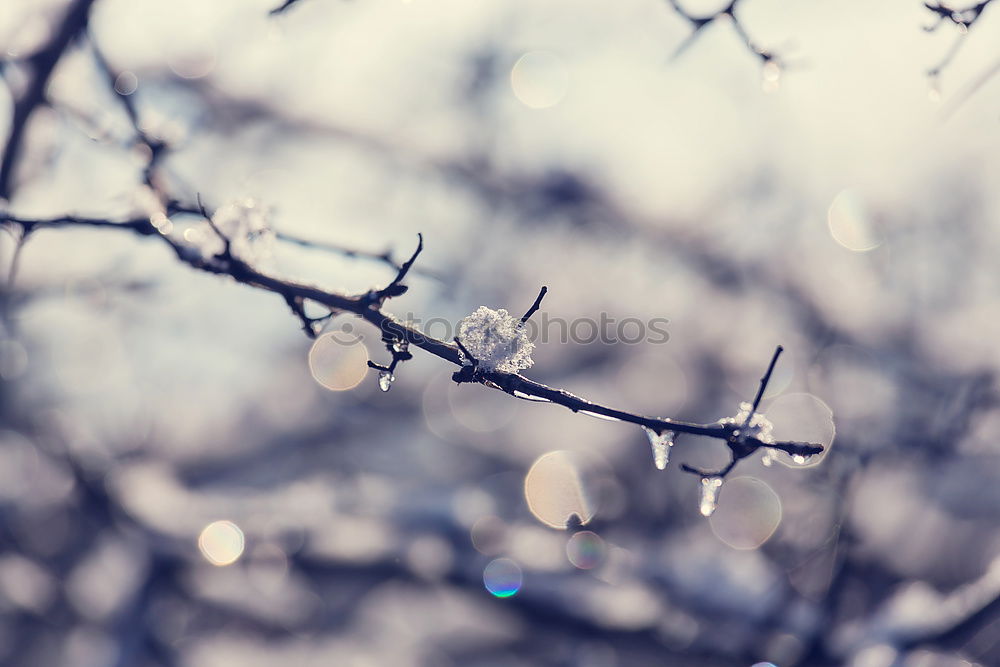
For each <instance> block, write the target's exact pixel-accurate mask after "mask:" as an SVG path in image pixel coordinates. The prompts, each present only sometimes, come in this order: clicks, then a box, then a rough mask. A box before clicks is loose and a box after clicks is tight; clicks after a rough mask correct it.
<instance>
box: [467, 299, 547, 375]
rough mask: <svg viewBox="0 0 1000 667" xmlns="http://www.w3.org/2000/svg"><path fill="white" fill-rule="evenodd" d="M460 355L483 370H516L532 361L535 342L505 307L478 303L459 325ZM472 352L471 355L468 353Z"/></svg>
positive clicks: (521, 368)
mask: <svg viewBox="0 0 1000 667" xmlns="http://www.w3.org/2000/svg"><path fill="white" fill-rule="evenodd" d="M458 340H459V341H460V342H461V344H462V349H463V355H465V356H466V361H467V362H468V363H469V364H471V363H473V362H475V363H476V364H477V365H478V367H479V368H480V369H482V370H485V371H499V372H501V373H517V372H518V371H521V370H524V369H525V368H530V367H531V365H532V364H533V363H534V362H533V361H532V359H531V352H532V350H534V349H535V344H534V343H532V342H531V340H530V339H529V338H528V333H527V332H526V331H525V330H524V327H523V326H522V322H521V320H519V319H518V318H516V317H514V316H513V315H511V314H510V313H508V312H507V311H506V310H504V309H503V308H501V309H500V310H493V309H492V308H487V307H486V306H480V307H479V308H478V309H477V310H476V311H475V312H474V313H472V314H471V315H469V316H468V317H466V318H465V319H463V320H462V321H461V322H460V323H459V325H458ZM470 355H471V357H472V358H471V359H469V358H468V357H469V356H470Z"/></svg>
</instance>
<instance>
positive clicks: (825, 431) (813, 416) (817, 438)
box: [764, 393, 837, 468]
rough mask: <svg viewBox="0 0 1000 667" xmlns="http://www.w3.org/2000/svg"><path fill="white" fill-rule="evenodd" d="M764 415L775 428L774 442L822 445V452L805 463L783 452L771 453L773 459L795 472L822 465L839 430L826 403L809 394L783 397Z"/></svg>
mask: <svg viewBox="0 0 1000 667" xmlns="http://www.w3.org/2000/svg"><path fill="white" fill-rule="evenodd" d="M764 414H765V415H766V416H767V418H768V419H769V420H770V421H771V423H772V424H774V431H773V435H774V439H775V440H791V441H795V442H812V443H816V444H818V445H823V451H822V452H820V453H819V454H817V455H815V456H812V457H809V458H808V459H805V460H796V459H793V457H791V456H789V455H788V454H786V453H785V452H782V451H780V450H774V449H772V450H769V451H770V453H771V456H772V458H774V459H775V460H777V461H778V462H779V463H782V464H784V465H786V466H789V467H792V468H808V467H812V466H815V465H819V463H821V462H822V461H823V459H825V458H826V456H827V454H829V453H830V447H831V446H832V445H833V440H834V438H835V437H836V434H837V429H836V426H834V423H833V410H831V409H830V406H828V405H827V404H826V403H824V402H823V401H822V400H820V399H819V398H817V397H816V396H813V395H812V394H806V393H793V394H784V395H782V396H779V397H778V398H776V399H774V400H773V401H771V402H770V403H769V404H768V405H767V407H766V408H765V409H764Z"/></svg>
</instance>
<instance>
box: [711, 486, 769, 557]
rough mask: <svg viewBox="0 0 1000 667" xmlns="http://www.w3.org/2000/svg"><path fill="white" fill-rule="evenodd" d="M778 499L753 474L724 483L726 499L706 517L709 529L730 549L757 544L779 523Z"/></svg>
mask: <svg viewBox="0 0 1000 667" xmlns="http://www.w3.org/2000/svg"><path fill="white" fill-rule="evenodd" d="M781 516H782V510H781V499H780V498H778V494H777V493H775V492H774V489H772V488H771V487H770V486H768V485H767V484H766V483H764V482H762V481H761V480H759V479H756V478H754V477H737V478H735V479H731V480H728V481H727V482H726V502H724V503H720V504H719V506H718V508H717V509H716V511H715V513H714V514H712V516H711V518H710V519H709V524H710V525H711V527H712V532H713V533H715V536H716V537H717V538H719V540H721V541H722V542H724V543H726V544H728V545H729V546H731V547H732V548H734V549H741V550H748V549H756V548H757V547H759V546H761V545H762V544H764V543H765V542H767V540H768V539H770V537H771V536H772V535H773V534H774V531H775V530H777V528H778V525H779V524H780V523H781Z"/></svg>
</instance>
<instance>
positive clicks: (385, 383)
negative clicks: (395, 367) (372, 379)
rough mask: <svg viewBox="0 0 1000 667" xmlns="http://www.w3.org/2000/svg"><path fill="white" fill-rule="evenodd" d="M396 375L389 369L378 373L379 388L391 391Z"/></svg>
mask: <svg viewBox="0 0 1000 667" xmlns="http://www.w3.org/2000/svg"><path fill="white" fill-rule="evenodd" d="M395 380H396V376H394V375H393V374H392V373H390V372H389V371H382V372H381V373H379V374H378V388H379V389H381V390H382V391H389V390H390V389H392V383H393V382H395Z"/></svg>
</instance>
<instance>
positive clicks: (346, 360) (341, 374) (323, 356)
mask: <svg viewBox="0 0 1000 667" xmlns="http://www.w3.org/2000/svg"><path fill="white" fill-rule="evenodd" d="M309 372H310V373H312V376H313V379H315V380H316V382H318V383H319V384H320V385H322V386H323V387H325V388H327V389H329V390H330V391H346V390H348V389H354V388H355V387H357V386H358V385H359V384H361V381H362V380H364V379H365V376H366V375H367V374H368V349H367V348H366V347H365V346H364V343H362V342H361V341H360V339H358V338H356V337H353V336H352V335H351V334H347V333H345V332H343V331H332V332H330V333H327V334H323V335H322V336H320V337H319V338H317V339H316V342H314V343H313V346H312V348H311V349H310V350H309Z"/></svg>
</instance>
